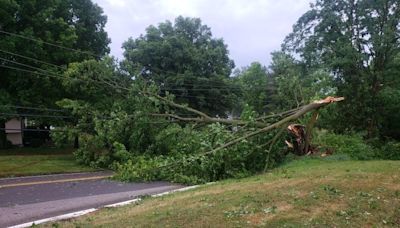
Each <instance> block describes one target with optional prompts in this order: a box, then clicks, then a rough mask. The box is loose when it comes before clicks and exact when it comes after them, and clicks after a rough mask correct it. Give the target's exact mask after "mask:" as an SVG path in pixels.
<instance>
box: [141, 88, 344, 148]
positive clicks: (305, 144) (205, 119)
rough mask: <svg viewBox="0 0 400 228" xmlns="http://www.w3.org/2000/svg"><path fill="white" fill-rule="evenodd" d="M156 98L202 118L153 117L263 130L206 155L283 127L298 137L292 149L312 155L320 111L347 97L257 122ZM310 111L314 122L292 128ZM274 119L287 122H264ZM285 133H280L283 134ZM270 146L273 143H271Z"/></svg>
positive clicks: (315, 102) (304, 107) (325, 101)
mask: <svg viewBox="0 0 400 228" xmlns="http://www.w3.org/2000/svg"><path fill="white" fill-rule="evenodd" d="M145 94H148V95H151V94H149V93H145ZM153 96H154V97H155V98H157V99H159V100H161V101H163V102H165V103H166V104H168V105H171V106H172V107H175V108H178V109H182V110H185V111H187V112H191V113H193V114H195V115H198V116H199V117H192V118H186V117H181V116H179V115H176V114H171V113H163V114H152V115H153V116H157V117H168V118H172V119H175V120H178V121H183V122H195V123H206V124H207V123H221V124H226V125H236V126H248V125H252V126H255V127H258V128H260V129H258V130H255V131H251V132H249V133H247V134H245V135H243V136H241V137H238V138H236V139H234V140H232V141H229V142H226V143H225V144H224V145H221V146H219V147H217V148H214V149H213V150H211V151H208V152H206V154H209V153H214V152H216V151H218V150H221V149H224V148H227V147H229V146H231V145H234V144H236V143H238V142H240V141H242V140H245V139H247V138H250V137H253V136H255V135H258V134H261V133H265V132H268V131H271V130H274V129H277V128H281V127H282V126H284V127H285V128H286V126H288V130H289V131H290V132H292V134H294V135H295V136H296V140H297V143H296V146H293V145H289V143H288V145H289V147H292V148H293V149H294V151H295V153H296V154H297V155H304V154H309V149H310V139H311V132H312V129H313V126H314V124H315V122H316V121H317V119H318V110H319V109H320V108H322V107H324V106H326V105H329V104H331V103H335V102H340V101H343V100H344V97H326V98H325V99H322V100H318V101H314V102H312V103H310V104H308V105H304V106H302V107H299V108H296V109H292V110H289V111H285V112H282V113H278V114H273V115H268V116H262V117H259V118H257V119H256V121H253V122H250V121H243V120H232V119H222V118H214V117H210V116H209V115H207V114H206V113H204V112H201V111H199V110H196V109H193V108H190V107H188V106H185V105H181V104H177V103H175V102H174V101H173V100H169V99H167V98H165V97H162V96H160V95H154V94H153ZM309 112H314V113H313V114H312V116H311V119H310V121H309V123H308V125H307V127H306V128H304V127H300V126H299V125H295V124H292V125H290V123H291V122H293V121H295V120H297V119H299V118H300V117H302V116H304V115H305V114H307V113H309ZM273 117H282V118H283V119H281V120H279V121H277V122H274V123H268V122H264V121H265V120H267V119H272V118H273ZM280 134H281V133H279V135H280ZM274 141H275V140H272V141H271V143H272V144H273V143H274ZM268 144H269V143H268Z"/></svg>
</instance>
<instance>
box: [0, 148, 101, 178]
mask: <svg viewBox="0 0 400 228" xmlns="http://www.w3.org/2000/svg"><path fill="white" fill-rule="evenodd" d="M84 171H94V169H92V168H90V167H86V166H82V165H79V164H77V163H76V161H75V159H74V156H73V155H72V149H56V148H15V149H9V150H0V177H13V176H27V175H38V174H51V173H68V172H84Z"/></svg>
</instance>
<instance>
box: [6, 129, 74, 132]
mask: <svg viewBox="0 0 400 228" xmlns="http://www.w3.org/2000/svg"><path fill="white" fill-rule="evenodd" d="M0 130H5V131H14V132H15V131H33V132H35V131H37V132H50V131H59V132H68V130H60V129H33V128H21V129H18V128H0Z"/></svg>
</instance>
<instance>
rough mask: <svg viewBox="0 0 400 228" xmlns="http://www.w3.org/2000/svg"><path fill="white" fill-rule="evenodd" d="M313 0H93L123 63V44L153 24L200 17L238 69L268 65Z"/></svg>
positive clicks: (114, 49) (114, 53)
mask: <svg viewBox="0 0 400 228" xmlns="http://www.w3.org/2000/svg"><path fill="white" fill-rule="evenodd" d="M310 1H311V0H247V1H246V0H190V1H189V0H186V1H185V0H147V1H143V0H94V2H96V3H97V4H98V5H99V6H101V7H102V8H103V9H104V12H105V14H106V15H107V16H108V23H107V26H106V30H107V32H108V34H109V36H110V38H111V41H112V43H111V54H112V55H114V56H116V57H117V58H119V59H121V58H122V52H123V51H122V49H121V45H122V43H123V42H124V41H126V40H127V39H128V38H129V37H133V38H136V37H138V36H139V35H140V34H143V33H144V32H145V28H146V27H148V26H149V25H157V24H158V23H160V22H164V21H165V20H170V21H173V20H174V19H175V18H176V17H177V16H179V15H182V16H188V17H199V18H201V19H202V21H203V24H206V25H208V26H209V27H211V30H212V32H213V35H214V37H217V38H223V39H224V40H225V43H226V44H227V45H228V49H229V51H230V57H231V58H232V59H233V60H234V61H235V63H236V66H237V67H242V66H246V65H249V64H250V63H251V62H253V61H259V62H261V63H262V64H265V65H268V64H269V62H270V53H271V52H272V51H275V50H278V49H279V48H280V45H281V43H282V41H283V39H284V37H285V36H286V35H287V34H288V33H289V32H290V31H291V29H292V25H293V24H294V23H295V22H296V20H297V19H298V18H299V17H300V16H301V15H302V14H303V13H305V12H306V11H307V10H308V9H309V3H310Z"/></svg>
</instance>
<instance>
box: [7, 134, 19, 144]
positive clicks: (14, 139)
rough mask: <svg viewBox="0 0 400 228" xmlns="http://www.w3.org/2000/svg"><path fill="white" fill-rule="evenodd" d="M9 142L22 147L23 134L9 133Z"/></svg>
mask: <svg viewBox="0 0 400 228" xmlns="http://www.w3.org/2000/svg"><path fill="white" fill-rule="evenodd" d="M7 140H9V141H10V142H11V143H12V144H13V145H15V146H21V145H22V134H21V133H8V134H7Z"/></svg>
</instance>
